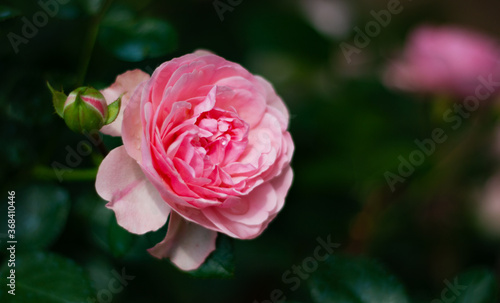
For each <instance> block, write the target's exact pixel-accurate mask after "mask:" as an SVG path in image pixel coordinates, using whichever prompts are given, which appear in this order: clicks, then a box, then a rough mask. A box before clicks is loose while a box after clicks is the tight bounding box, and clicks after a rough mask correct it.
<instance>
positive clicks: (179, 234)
mask: <svg viewBox="0 0 500 303" xmlns="http://www.w3.org/2000/svg"><path fill="white" fill-rule="evenodd" d="M216 237H217V232H215V231H212V230H208V229H206V228H204V227H202V226H200V225H198V224H196V223H193V222H189V221H187V220H185V219H183V218H182V217H181V216H180V215H178V214H177V213H176V212H172V214H171V215H170V222H169V224H168V231H167V236H166V237H165V239H163V241H161V242H160V243H158V244H156V245H155V246H154V247H153V248H150V249H148V251H149V253H150V254H151V255H153V256H154V257H156V258H159V259H162V258H170V260H171V261H172V262H173V263H174V264H175V265H177V267H179V268H180V269H182V270H194V269H196V268H198V267H200V265H201V264H203V262H205V259H206V258H207V257H208V255H210V253H211V252H212V251H214V250H215V239H216Z"/></svg>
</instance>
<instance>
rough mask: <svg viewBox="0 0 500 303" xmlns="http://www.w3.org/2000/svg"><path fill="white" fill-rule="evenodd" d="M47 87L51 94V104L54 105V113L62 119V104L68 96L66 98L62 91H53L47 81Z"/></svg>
mask: <svg viewBox="0 0 500 303" xmlns="http://www.w3.org/2000/svg"><path fill="white" fill-rule="evenodd" d="M47 87H48V88H49V89H50V92H51V93H52V104H53V105H54V108H55V110H56V113H57V114H58V115H59V117H61V118H64V116H63V109H64V102H66V99H67V98H68V96H66V95H65V94H64V93H63V92H62V91H60V92H58V91H56V90H54V89H53V88H52V86H50V83H49V81H47Z"/></svg>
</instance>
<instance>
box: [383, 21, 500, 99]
mask: <svg viewBox="0 0 500 303" xmlns="http://www.w3.org/2000/svg"><path fill="white" fill-rule="evenodd" d="M499 55H500V48H499V46H498V44H497V43H496V41H494V40H492V39H490V38H489V37H486V36H483V35H481V34H479V33H475V32H472V31H469V30H465V29H461V28H455V27H432V26H421V27H419V28H417V29H416V30H414V31H413V32H412V33H411V34H410V38H409V41H408V43H407V44H406V47H405V49H404V51H403V53H402V55H401V57H400V58H398V59H397V60H395V61H394V62H393V63H391V64H390V65H389V66H388V68H387V70H386V72H385V75H384V81H385V83H386V85H388V86H390V87H395V88H398V89H402V90H407V91H413V92H422V93H433V94H440V93H444V94H452V95H455V96H460V97H466V96H470V95H472V96H473V95H475V90H476V88H477V86H478V85H479V84H480V82H479V77H483V78H484V79H486V80H487V79H488V78H489V77H491V78H492V79H493V81H498V80H500V68H499V67H500V66H499V63H500V57H499Z"/></svg>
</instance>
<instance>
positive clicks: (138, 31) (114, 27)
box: [99, 8, 177, 62]
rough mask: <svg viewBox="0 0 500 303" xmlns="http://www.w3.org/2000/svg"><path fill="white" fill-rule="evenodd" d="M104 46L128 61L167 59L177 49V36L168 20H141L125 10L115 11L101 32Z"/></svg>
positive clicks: (106, 20)
mask: <svg viewBox="0 0 500 303" xmlns="http://www.w3.org/2000/svg"><path fill="white" fill-rule="evenodd" d="M99 41H100V42H101V45H102V46H103V47H104V48H105V49H106V50H108V51H109V52H111V53H113V55H115V56H116V57H118V58H119V59H121V60H124V61H130V62H138V61H142V60H145V59H148V58H156V57H161V56H164V55H166V54H168V53H170V52H172V51H174V50H175V49H176V48H177V35H176V33H175V30H174V29H173V27H172V26H171V25H170V24H169V23H168V22H166V21H165V20H161V19H156V18H138V17H136V16H134V14H133V13H132V12H131V11H129V10H127V9H125V8H115V9H113V10H111V11H110V12H109V13H108V15H107V17H106V18H105V19H104V21H103V24H102V27H101V30H100V32H99Z"/></svg>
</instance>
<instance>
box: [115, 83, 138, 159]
mask: <svg viewBox="0 0 500 303" xmlns="http://www.w3.org/2000/svg"><path fill="white" fill-rule="evenodd" d="M146 83H147V82H142V83H141V84H139V85H138V86H137V89H136V90H135V91H134V93H133V94H132V97H131V98H130V101H129V103H128V105H127V108H125V109H124V111H123V118H122V119H123V123H122V129H121V135H122V140H123V145H124V146H125V149H126V150H127V153H128V154H129V155H130V156H131V157H132V158H134V159H135V161H137V163H142V158H141V140H142V136H143V128H142V123H141V97H142V94H143V91H144V87H145V86H146ZM110 125H111V124H110Z"/></svg>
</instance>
